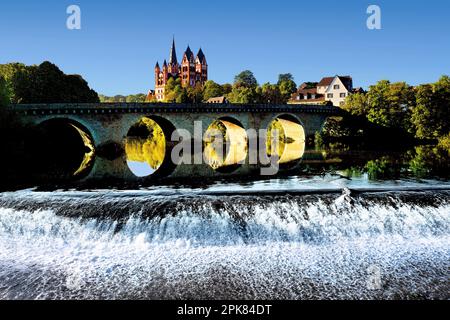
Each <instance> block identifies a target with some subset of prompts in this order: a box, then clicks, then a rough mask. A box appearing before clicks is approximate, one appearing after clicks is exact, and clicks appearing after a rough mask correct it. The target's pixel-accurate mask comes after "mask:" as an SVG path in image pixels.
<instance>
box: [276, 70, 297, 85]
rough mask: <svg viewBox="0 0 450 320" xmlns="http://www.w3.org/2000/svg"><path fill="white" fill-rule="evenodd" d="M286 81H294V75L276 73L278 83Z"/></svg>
mask: <svg viewBox="0 0 450 320" xmlns="http://www.w3.org/2000/svg"><path fill="white" fill-rule="evenodd" d="M286 81H294V76H293V75H292V74H291V73H282V74H280V75H278V85H280V84H281V83H282V82H286Z"/></svg>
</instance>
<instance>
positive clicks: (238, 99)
mask: <svg viewBox="0 0 450 320" xmlns="http://www.w3.org/2000/svg"><path fill="white" fill-rule="evenodd" d="M227 98H228V101H230V102H231V103H240V104H251V103H257V102H259V100H260V99H259V97H258V94H257V92H256V89H255V88H248V87H233V90H232V91H231V93H229V94H228V96H227Z"/></svg>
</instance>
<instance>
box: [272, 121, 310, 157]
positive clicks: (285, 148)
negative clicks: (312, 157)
mask: <svg viewBox="0 0 450 320" xmlns="http://www.w3.org/2000/svg"><path fill="white" fill-rule="evenodd" d="M274 142H276V143H274ZM266 146H267V154H268V155H269V156H278V158H279V161H278V163H280V164H285V163H290V162H293V161H297V160H299V159H301V158H302V157H303V155H304V153H305V131H304V129H303V126H302V125H301V124H299V123H297V122H294V121H290V120H286V119H276V120H274V121H272V123H271V124H270V125H269V128H268V132H267V142H266Z"/></svg>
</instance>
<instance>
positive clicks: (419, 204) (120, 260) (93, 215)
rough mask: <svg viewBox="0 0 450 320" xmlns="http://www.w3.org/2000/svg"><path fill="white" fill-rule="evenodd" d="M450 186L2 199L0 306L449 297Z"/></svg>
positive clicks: (360, 182)
mask: <svg viewBox="0 0 450 320" xmlns="http://www.w3.org/2000/svg"><path fill="white" fill-rule="evenodd" d="M449 245H450V183H449V182H448V181H447V180H445V179H444V180H442V179H428V180H424V179H421V180H418V179H411V178H400V179H392V180H388V179H387V180H370V179H368V176H367V175H364V174H363V175H356V176H354V177H351V178H348V177H343V176H342V175H340V174H338V173H337V172H331V173H325V174H323V175H311V176H305V175H297V176H290V177H280V178H273V179H266V180H254V181H245V182H243V181H240V182H239V181H234V182H224V181H222V182H221V181H218V182H214V183H211V184H208V185H202V186H189V185H161V186H149V187H145V188H144V187H141V188H134V189H132V190H130V189H109V188H108V189H64V190H52V191H45V190H40V189H39V188H30V189H24V190H17V191H10V192H3V193H1V194H0V299H449V298H450V296H449V289H450V288H449V283H448V278H449V273H448V270H449V267H450V260H449V258H450V246H449Z"/></svg>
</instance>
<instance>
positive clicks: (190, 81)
mask: <svg viewBox="0 0 450 320" xmlns="http://www.w3.org/2000/svg"><path fill="white" fill-rule="evenodd" d="M170 78H180V79H181V85H182V86H183V88H186V87H188V86H191V87H194V86H195V85H196V84H197V83H200V84H201V85H203V84H204V83H205V82H206V81H207V80H208V64H207V63H206V57H205V55H204V54H203V51H202V49H201V48H200V50H198V53H197V55H196V56H194V53H193V52H192V51H191V49H190V48H189V46H188V47H187V49H186V51H185V52H184V54H183V58H182V60H181V64H179V63H178V60H177V52H176V49H175V39H173V41H172V48H171V49H170V57H169V62H167V61H166V60H164V63H163V65H162V68H161V67H160V65H159V62H157V63H156V66H155V92H154V94H153V95H154V98H156V100H157V101H163V100H164V98H165V95H164V90H165V86H166V83H167V81H168V80H169V79H170Z"/></svg>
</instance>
